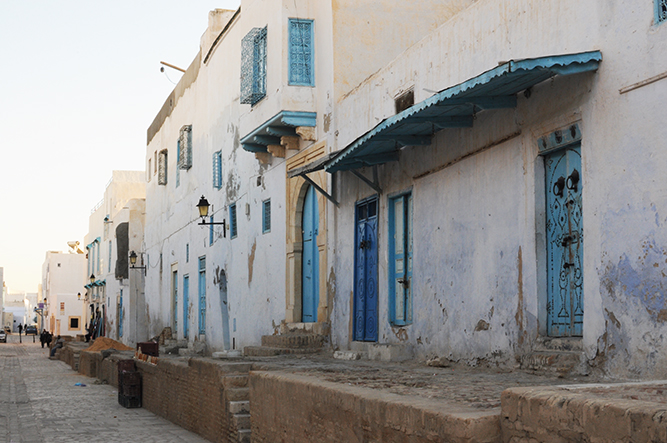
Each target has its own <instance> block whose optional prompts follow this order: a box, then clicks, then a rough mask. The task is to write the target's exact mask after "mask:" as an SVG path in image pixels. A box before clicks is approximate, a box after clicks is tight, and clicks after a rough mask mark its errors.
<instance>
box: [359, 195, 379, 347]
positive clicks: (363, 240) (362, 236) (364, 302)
mask: <svg viewBox="0 0 667 443" xmlns="http://www.w3.org/2000/svg"><path fill="white" fill-rule="evenodd" d="M377 210H378V200H377V197H373V198H371V199H367V200H364V201H361V202H359V203H357V205H356V211H355V227H356V229H355V236H354V237H355V238H354V247H355V253H354V340H356V341H377V339H378V314H377V312H378V296H377V295H378V294H377V273H378V271H377V258H378V242H377V226H378V224H377Z"/></svg>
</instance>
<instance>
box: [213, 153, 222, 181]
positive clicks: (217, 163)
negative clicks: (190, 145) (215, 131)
mask: <svg viewBox="0 0 667 443" xmlns="http://www.w3.org/2000/svg"><path fill="white" fill-rule="evenodd" d="M213 187H214V188H217V189H220V188H222V151H218V152H214V153H213Z"/></svg>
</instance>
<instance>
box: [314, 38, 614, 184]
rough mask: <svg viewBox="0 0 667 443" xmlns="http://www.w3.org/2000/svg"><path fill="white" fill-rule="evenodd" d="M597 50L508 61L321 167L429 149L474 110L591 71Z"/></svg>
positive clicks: (506, 103) (505, 103) (509, 102)
mask: <svg viewBox="0 0 667 443" xmlns="http://www.w3.org/2000/svg"><path fill="white" fill-rule="evenodd" d="M600 61H602V54H601V53H600V51H591V52H581V53H578V54H567V55H554V56H549V57H541V58H533V59H524V60H512V61H509V62H507V63H503V64H501V65H499V66H497V67H495V68H493V69H491V70H489V71H486V72H485V73H483V74H481V75H478V76H477V77H474V78H471V79H470V80H467V81H465V82H463V83H460V84H458V85H456V86H452V87H450V88H447V89H445V90H443V91H441V92H438V93H436V94H435V95H433V96H431V97H429V98H427V99H426V100H424V101H422V102H420V103H417V104H415V105H413V106H411V107H410V108H408V109H406V110H404V111H402V112H400V113H398V114H396V115H393V116H391V117H389V118H388V119H386V120H384V121H383V122H382V123H380V124H378V125H377V126H376V127H375V128H373V129H372V130H370V131H369V132H367V133H366V134H365V135H363V136H361V137H360V138H358V139H357V140H356V141H354V142H353V143H352V144H350V145H349V146H347V147H346V148H344V149H342V150H341V151H339V152H340V153H339V154H338V155H337V156H336V157H335V158H334V159H333V160H331V161H330V162H329V163H328V164H327V165H325V167H324V169H325V170H326V171H327V172H330V173H333V172H336V171H344V170H350V169H357V168H361V167H364V166H372V165H378V164H382V163H386V162H389V161H394V160H398V151H399V150H400V149H401V148H403V147H404V146H417V145H430V144H431V137H432V136H433V134H435V133H436V132H438V131H440V130H442V129H445V128H468V127H472V125H473V117H474V115H475V114H476V113H477V112H480V111H483V110H486V109H503V108H514V107H516V104H517V98H516V94H517V93H518V92H521V91H523V90H525V89H528V88H530V87H531V86H535V85H536V84H538V83H541V82H543V81H544V80H547V79H549V78H551V77H554V76H556V75H571V74H579V73H582V72H589V71H595V70H596V69H597V68H598V65H599V63H600Z"/></svg>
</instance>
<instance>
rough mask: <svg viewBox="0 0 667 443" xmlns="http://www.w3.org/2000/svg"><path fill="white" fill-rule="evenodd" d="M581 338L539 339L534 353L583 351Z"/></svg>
mask: <svg viewBox="0 0 667 443" xmlns="http://www.w3.org/2000/svg"><path fill="white" fill-rule="evenodd" d="M583 349H584V348H583V344H582V339H581V337H539V338H538V339H537V341H536V342H535V346H534V348H533V350H534V351H574V352H581V351H583Z"/></svg>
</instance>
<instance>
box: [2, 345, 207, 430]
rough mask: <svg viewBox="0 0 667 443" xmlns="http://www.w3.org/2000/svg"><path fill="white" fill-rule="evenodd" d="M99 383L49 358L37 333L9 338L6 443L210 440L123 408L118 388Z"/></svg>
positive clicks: (5, 387)
mask: <svg viewBox="0 0 667 443" xmlns="http://www.w3.org/2000/svg"><path fill="white" fill-rule="evenodd" d="M77 383H81V384H82V385H85V386H76V384H77ZM98 383H99V382H97V383H96V380H95V379H93V378H89V377H86V376H83V375H81V374H78V373H76V372H74V371H72V369H71V368H70V367H69V366H67V364H65V363H63V362H62V361H59V360H49V359H48V358H47V349H42V348H41V347H40V344H39V341H37V343H34V344H33V343H32V337H23V343H22V344H21V343H19V337H18V335H16V334H12V335H10V336H8V340H7V343H6V344H5V343H2V344H0V443H41V442H105V443H112V442H123V443H127V442H130V441H140V442H146V443H150V442H161V443H184V442H191V443H198V442H205V441H206V440H204V439H203V438H201V437H199V436H197V435H196V434H193V433H191V432H189V431H186V430H184V429H183V428H181V427H179V426H176V425H174V424H172V423H171V422H169V421H167V420H165V419H163V418H160V417H158V416H156V415H155V414H153V413H151V412H149V411H148V410H146V409H143V408H138V409H125V408H123V407H122V406H120V405H119V404H118V399H117V391H116V389H115V388H113V387H112V386H109V385H105V384H98Z"/></svg>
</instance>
